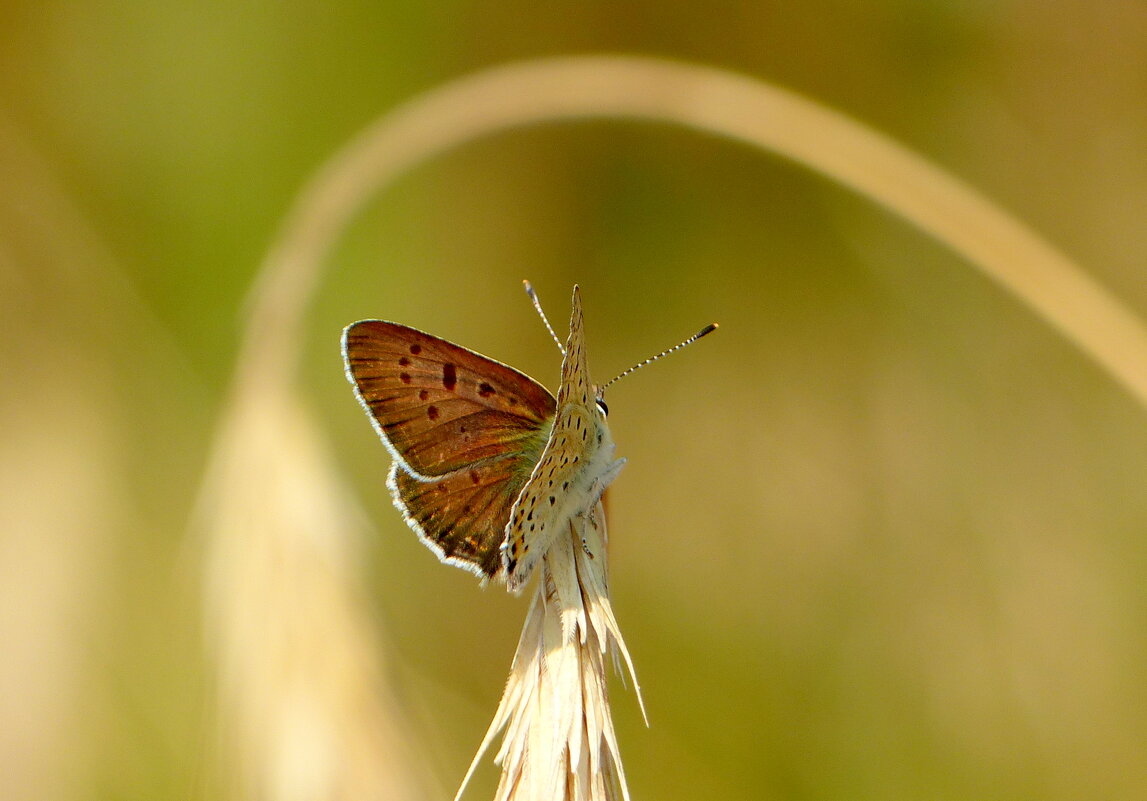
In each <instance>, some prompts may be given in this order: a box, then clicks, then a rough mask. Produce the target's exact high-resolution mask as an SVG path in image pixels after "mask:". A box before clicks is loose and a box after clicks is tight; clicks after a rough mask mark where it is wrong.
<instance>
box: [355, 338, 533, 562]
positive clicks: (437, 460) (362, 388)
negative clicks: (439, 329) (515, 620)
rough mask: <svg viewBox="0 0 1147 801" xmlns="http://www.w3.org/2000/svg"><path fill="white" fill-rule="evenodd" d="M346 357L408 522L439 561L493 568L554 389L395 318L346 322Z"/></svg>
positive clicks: (530, 468)
mask: <svg viewBox="0 0 1147 801" xmlns="http://www.w3.org/2000/svg"><path fill="white" fill-rule="evenodd" d="M343 356H344V359H345V361H346V370H347V377H348V378H349V379H350V381H351V383H352V384H353V385H354V387H355V392H356V394H357V395H358V398H359V401H360V402H361V403H362V405H363V407H364V408H365V409H366V410H367V412H368V413H369V415H370V418H371V421H372V422H373V424H374V426H375V429H376V430H377V431H378V433H379V435H380V436H381V437H382V440H383V442H384V443H386V445H387V448H388V449H389V450H390V451H391V453H392V455H393V456H394V458H395V462H394V465H393V466H392V467H391V471H390V475H389V477H388V480H387V486H388V487H389V488H390V490H391V493H392V494H393V496H394V503H395V506H397V507H398V508H399V510H400V511H401V512H402V513H403V516H404V517H405V519H406V522H407V523H408V524H409V525H410V527H411V528H412V529H414V531H415V532H416V533H417V534H418V536H419V537H420V538H421V539H422V541H423V542H425V543H426V544H427V545H428V546H429V547H430V548H431V549H432V550H434V551H435V552H436V553H437V554H438V556H439V558H440V559H442V560H443V561H444V562H447V563H450V564H455V565H458V566H460V567H465V568H467V569H469V570H472V571H474V572H476V573H479V574H482V575H485V576H487V577H493V576H494V575H496V574H497V573H498V571H499V570H500V569H501V557H500V554H499V547H500V545H501V542H502V540H503V539H504V537H505V528H506V523H507V521H508V520H509V517H510V509H511V507H512V506H513V503H514V501H515V500H516V499H517V497H518V495H519V494H520V492H521V490H522V487H523V486H524V485H525V482H526V479H527V477H528V476H529V474H530V471H531V470H532V469H533V467H534V464H535V463H536V462H537V460H538V457H539V455H540V454H541V451H542V448H543V447H544V445H545V440H546V436H547V433H548V427H549V425H550V423H551V422H552V420H553V415H554V409H555V402H554V398H553V396H552V395H551V394H550V393H549V391H548V390H546V388H545V387H543V386H541V385H540V384H538V383H537V382H536V381H534V380H533V379H532V378H530V377H529V376H527V375H525V374H523V373H520V372H518V371H517V370H514V369H513V368H511V367H508V366H506V365H504V364H501V363H500V362H496V361H493V360H492V359H487V358H486V357H485V356H481V355H480V354H477V353H474V352H473V351H470V350H467V349H465V348H462V347H459V346H457V345H453V344H451V343H449V342H446V341H445V340H442V339H439V338H437V337H434V336H431V335H430V334H426V333H423V332H421V331H418V330H417V329H414V328H410V327H408V326H403V325H398V324H397V323H388V322H383V321H379V320H367V321H363V322H359V323H355V324H353V325H351V326H349V327H348V328H347V329H346V331H345V332H344V334H343Z"/></svg>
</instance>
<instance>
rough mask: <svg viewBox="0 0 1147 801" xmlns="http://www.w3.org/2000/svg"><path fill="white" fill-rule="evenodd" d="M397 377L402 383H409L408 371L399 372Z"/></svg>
mask: <svg viewBox="0 0 1147 801" xmlns="http://www.w3.org/2000/svg"><path fill="white" fill-rule="evenodd" d="M398 379H399V380H400V381H401V382H402V383H404V384H409V383H410V373H399V374H398Z"/></svg>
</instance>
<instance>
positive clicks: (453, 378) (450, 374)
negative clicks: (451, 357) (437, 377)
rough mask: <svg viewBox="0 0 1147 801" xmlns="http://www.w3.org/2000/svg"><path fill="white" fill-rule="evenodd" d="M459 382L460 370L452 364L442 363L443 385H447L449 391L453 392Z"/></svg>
mask: <svg viewBox="0 0 1147 801" xmlns="http://www.w3.org/2000/svg"><path fill="white" fill-rule="evenodd" d="M457 383H458V371H457V368H455V367H454V365H452V364H449V363H447V364H444V365H442V386H444V387H446V391H447V392H453V391H454V387H455V385H456V384H457Z"/></svg>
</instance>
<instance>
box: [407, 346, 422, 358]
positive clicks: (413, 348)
mask: <svg viewBox="0 0 1147 801" xmlns="http://www.w3.org/2000/svg"><path fill="white" fill-rule="evenodd" d="M410 352H411V353H413V354H414V355H415V356H417V355H418V354H419V353H422V346H421V345H411V346H410Z"/></svg>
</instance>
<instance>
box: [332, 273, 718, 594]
mask: <svg viewBox="0 0 1147 801" xmlns="http://www.w3.org/2000/svg"><path fill="white" fill-rule="evenodd" d="M526 288H527V292H529V294H530V296H531V298H532V299H533V300H534V304H535V306H536V307H537V309H538V311H539V313H541V306H540V305H539V304H538V302H537V296H536V295H534V294H533V290H532V288H530V286H529V283H528V282H527V283H526ZM542 319H543V321H545V322H546V326H547V328H549V327H550V326H549V322H548V321H546V320H545V315H544V313H543V314H542ZM714 328H716V326H715V325H714V326H709V327H708V328H707V329H705V330H704V331H702V332H701V333H699V334H697V335H695V336H694V337H691V338H690V339H689V340H686V341H685V342H683V343H681V345H678V346H677V348H680V347H684V345H686V344H688V343H689V342H691V341H693V340H695V339H698V338H700V337H701V336H704V335H705V334H707V333H709V331H711V330H713V329H714ZM550 333H551V334H553V329H552V328H550ZM554 339H555V340H557V337H556V335H555V336H554ZM558 345H559V347H561V348H562V353H563V356H562V369H561V382H560V383H559V385H558V392H557V397H556V398H555V397H554V396H553V395H552V394H550V392H549V390H547V389H546V388H545V387H543V386H542V385H541V384H539V383H538V382H537V381H535V380H534V379H532V378H530V377H529V376H527V375H526V374H524V373H521V372H519V371H518V370H515V369H514V368H512V367H509V366H507V365H505V364H502V363H501V362H498V361H495V360H494V359H491V358H489V357H487V356H483V355H481V354H479V353H475V352H474V351H472V350H469V349H467V348H464V347H462V346H460V345H455V344H453V343H451V342H447V341H446V340H444V339H441V338H439V337H436V336H433V335H431V334H427V333H425V332H423V331H419V330H418V329H416V328H411V327H410V326H406V325H401V324H399V323H392V322H385V321H383V320H363V321H360V322H357V323H353V324H351V325H349V326H347V328H346V329H345V330H344V331H343V338H342V349H343V359H344V363H345V366H346V374H347V379H348V380H349V381H350V383H351V385H352V386H353V387H354V391H355V394H356V395H357V397H358V399H359V402H360V403H361V404H362V406H363V408H364V409H365V410H366V412H367V414H368V416H369V417H370V420H371V423H372V424H373V425H374V428H375V430H376V431H377V432H378V435H379V437H381V439H382V441H383V443H384V444H385V445H386V447H387V449H388V450H389V451H390V454H391V456H392V457H393V458H394V462H393V464H392V465H391V467H390V473H389V475H388V477H387V482H386V483H387V487H388V488H389V489H390V492H391V495H392V496H393V499H394V505H395V506H396V507H397V508H398V510H399V511H400V512H401V513H402V515H403V518H404V519H405V520H406V522H407V524H408V525H409V526H410V527H411V528H412V529H413V530H414V532H415V533H416V534H417V535H418V537H419V539H421V540H422V542H423V543H425V544H426V545H427V546H428V547H429V548H430V549H431V550H432V551H434V552H435V553H436V554H437V555H438V557H439V559H441V560H442V561H443V562H445V563H447V564H452V565H457V566H459V567H462V568H465V569H467V570H469V571H471V572H473V573H475V574H477V575H479V576H481V577H482V578H483V579H484V580H489V579H496V580H504V581H505V582H506V585H507V588H508V589H509V590H511V591H514V592H517V591H518V590H520V589H521V587H522V586H523V585H524V584H525V582H526V581H527V580H528V579H529V577H530V575H531V573H532V571H533V569H534V568H535V567H536V566H537V564H538V563H539V561H540V560H541V559H542V557H543V556H544V555H545V553H546V551H547V549H548V548H549V546H550V544H551V543H553V542H554V539H555V538H556V537H557V536H559V535H560V534H562V533H563V532H569V531H570V523H571V522H575V519H576V518H579V517H582V516H585V515H591V514H593V510H594V509H595V507H596V506H597V503H598V501H599V500H600V499H601V496H602V493H604V492H605V490H606V488H607V487H608V486H609V485H610V483H611V482H612V481H613V480H614V479H615V478H617V475H618V473H619V472H620V471H621V469H622V467H623V466H624V465H625V460H624V459H618V458H614V452H615V445H614V442H613V437H612V436H611V435H610V432H609V426H608V425H607V423H606V417H607V415H608V411H609V410H608V407H607V406H606V404H605V398H604V394H605V387H606V386H608V384H605V385H602V386H600V387H599V386H596V385H594V384H593V383H592V381H591V380H590V377H589V369H588V367H587V365H586V352H585V331H584V320H583V315H582V302H581V292H580V290H579V289H578V287H577V286H575V287H574V290H573V311H572V313H571V315H570V326H569V336H568V338H567V339H566V342H565V345H564V346H562V344H561V343H560V342H559V343H558ZM677 348H671V349H670V350H669V351H666V352H665V354H667V353H669V352H671V351H673V350H676V349H677ZM665 354H661V355H665ZM657 358H660V356H657V357H654V359H657ZM654 359H648V360H646V362H643V363H642V365H643V364H646V363H648V362H650V361H653V360H654ZM642 365H637V366H636V367H633V368H631V369H630V370H627V371H626V372H625V373H622V375H626V374H628V373H630V372H632V371H633V370H635V369H637V367H640V366H642ZM618 378H621V376H618ZM614 380H615V381H616V380H617V379H614ZM609 383H613V382H612V381H611V382H609ZM583 547H584V544H583Z"/></svg>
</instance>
